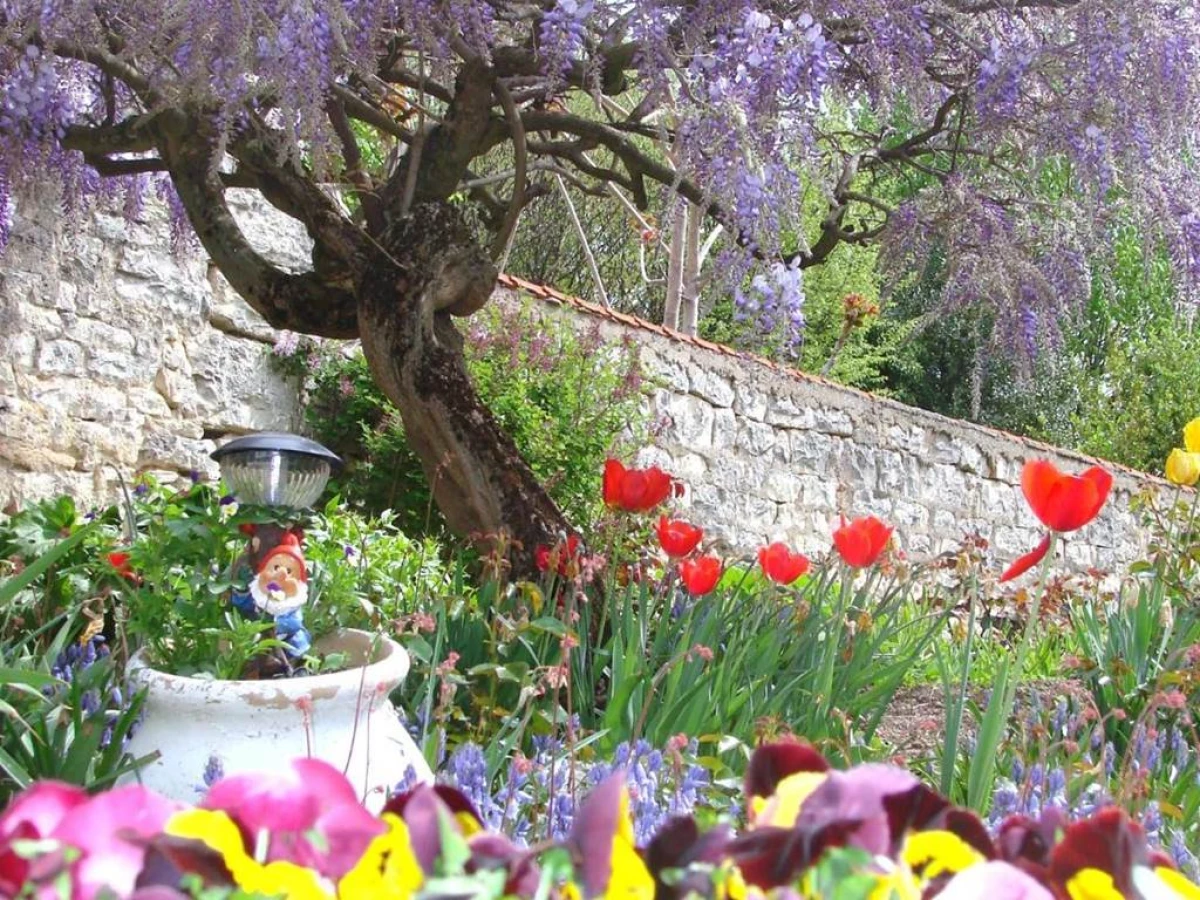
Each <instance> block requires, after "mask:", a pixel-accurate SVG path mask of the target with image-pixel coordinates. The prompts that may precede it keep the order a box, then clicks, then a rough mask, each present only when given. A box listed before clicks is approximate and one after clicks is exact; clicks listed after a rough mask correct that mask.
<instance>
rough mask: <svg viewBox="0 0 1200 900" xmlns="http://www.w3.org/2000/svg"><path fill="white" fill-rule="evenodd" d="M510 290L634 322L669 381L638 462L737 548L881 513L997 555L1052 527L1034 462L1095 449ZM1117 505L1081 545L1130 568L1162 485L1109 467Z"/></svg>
mask: <svg viewBox="0 0 1200 900" xmlns="http://www.w3.org/2000/svg"><path fill="white" fill-rule="evenodd" d="M504 283H505V284H506V285H507V286H508V287H509V288H513V287H516V288H519V289H520V290H522V291H523V292H526V293H530V294H534V295H536V296H540V297H542V298H543V299H545V300H548V301H549V302H550V303H552V304H556V305H559V306H560V307H561V309H562V310H563V311H564V314H569V315H570V314H574V315H578V314H580V313H581V312H582V313H586V314H587V315H588V316H589V317H595V316H599V317H601V318H602V319H603V320H604V321H605V323H606V324H605V331H606V332H607V333H608V334H609V335H611V336H614V337H615V336H617V335H619V334H621V333H623V332H626V331H628V330H629V329H631V328H633V329H635V330H636V334H637V342H638V345H639V346H640V347H641V348H642V360H643V362H644V364H645V365H646V368H647V370H648V372H649V373H650V375H651V377H652V378H653V379H654V380H655V381H656V382H657V385H656V387H655V388H654V389H653V392H652V402H651V406H652V411H653V414H654V416H655V417H656V418H657V419H658V420H659V422H660V424H661V426H662V427H661V429H660V430H659V435H658V437H657V438H656V439H655V446H654V447H651V448H647V449H646V450H645V451H643V452H642V454H641V455H640V457H639V459H638V462H639V463H641V464H645V465H648V464H658V465H661V466H663V467H664V468H666V469H667V470H668V471H670V472H672V473H673V474H675V475H677V476H678V477H680V478H681V479H683V480H684V481H686V483H687V484H688V485H689V491H688V497H687V499H686V501H685V502H687V503H688V504H690V509H689V510H688V513H687V515H688V516H689V518H690V519H691V520H692V521H694V522H695V523H697V524H701V525H703V526H705V528H706V529H707V530H708V531H709V532H710V533H716V534H718V535H720V536H722V537H724V538H725V539H726V540H727V541H728V542H729V543H730V544H731V545H733V546H734V547H735V548H737V549H740V550H743V551H750V550H753V549H754V548H756V547H758V546H761V545H762V544H763V543H765V542H768V541H771V540H785V541H788V542H790V543H791V544H792V545H793V546H796V547H798V548H800V549H803V550H805V551H812V552H815V551H821V550H826V549H828V548H829V546H830V536H831V534H832V530H833V528H834V527H835V526H836V524H837V520H838V516H839V515H841V514H843V513H844V514H845V515H846V516H847V517H855V516H861V515H867V514H875V515H878V516H880V517H881V518H883V519H885V520H886V521H888V522H889V523H892V524H894V525H895V526H896V535H897V538H898V539H899V541H900V544H901V546H902V547H903V548H904V549H905V550H906V551H908V552H909V553H910V554H912V555H913V556H915V557H922V556H926V555H929V554H935V553H941V552H944V551H947V550H950V549H952V548H953V547H954V546H956V545H957V544H958V542H959V541H960V540H961V538H962V537H963V536H964V535H967V534H978V535H980V536H982V537H984V538H985V539H987V540H988V541H989V543H990V545H991V549H992V551H993V552H994V553H995V555H996V557H997V558H998V559H1000V560H1006V561H1011V560H1012V559H1013V558H1014V557H1016V556H1017V555H1019V554H1021V553H1024V552H1026V551H1028V550H1030V549H1032V548H1033V546H1034V545H1035V544H1036V543H1037V542H1038V540H1040V539H1041V536H1042V535H1043V534H1044V533H1045V531H1044V529H1043V528H1042V527H1041V524H1040V523H1039V522H1038V521H1037V519H1036V518H1035V517H1034V515H1033V513H1031V512H1030V511H1029V508H1028V506H1027V505H1026V503H1025V499H1024V497H1023V495H1022V493H1021V489H1020V479H1021V468H1022V466H1023V465H1024V463H1025V461H1026V460H1028V459H1032V458H1035V457H1045V458H1049V459H1052V460H1054V461H1055V462H1056V463H1057V464H1058V465H1059V466H1060V467H1062V468H1063V469H1065V470H1068V471H1075V472H1078V471H1081V470H1082V469H1083V468H1085V467H1086V466H1088V465H1091V464H1092V463H1094V460H1091V459H1089V458H1087V457H1084V456H1082V455H1080V454H1077V453H1071V452H1069V451H1065V450H1059V449H1056V448H1053V447H1049V446H1047V445H1044V444H1040V443H1037V442H1034V441H1028V440H1025V439H1023V438H1019V437H1016V436H1014V435H1010V434H1005V433H1003V432H1000V431H996V430H994V429H990V428H983V427H980V426H976V425H972V424H970V423H967V422H961V421H956V420H953V419H948V418H946V417H944V416H940V415H937V414H935V413H929V412H925V411H924V410H920V409H914V408H912V407H909V406H904V405H903V404H900V403H896V402H894V401H891V400H885V399H881V398H879V397H874V396H871V395H869V394H865V393H863V392H861V391H857V390H854V389H851V388H846V387H842V386H840V385H835V384H833V383H831V382H827V381H824V380H822V379H820V378H816V377H813V376H809V375H805V374H802V373H799V372H795V371H792V370H788V369H784V368H782V367H779V366H776V365H774V364H772V363H769V362H766V361H764V360H760V359H756V358H754V357H750V356H748V355H743V354H738V353H735V352H734V351H732V350H730V349H729V348H727V347H721V346H719V345H716V344H711V343H708V342H706V341H702V340H697V339H694V338H686V337H684V336H682V335H678V334H674V333H671V332H669V331H668V330H667V329H664V328H661V327H659V326H654V325H649V324H648V323H644V322H639V321H638V320H635V319H632V318H631V317H628V316H621V315H617V314H613V313H611V312H608V311H606V310H604V309H602V308H600V307H596V306H594V305H592V304H585V303H581V302H580V301H577V300H573V299H571V298H566V297H563V295H561V294H558V293H557V292H555V291H552V290H549V289H547V288H545V287H542V286H538V285H531V284H528V283H526V282H523V281H520V280H519V279H505V282H504ZM1108 468H1109V469H1110V470H1112V471H1113V472H1114V474H1115V477H1116V483H1115V485H1114V491H1113V499H1112V500H1111V501H1110V502H1109V503H1108V505H1107V506H1106V507H1105V509H1104V511H1103V513H1102V514H1101V515H1100V517H1099V518H1098V519H1097V520H1096V521H1095V522H1093V523H1092V524H1091V525H1089V526H1087V527H1086V528H1085V529H1083V530H1082V531H1080V532H1079V533H1078V534H1077V535H1072V536H1070V537H1069V538H1068V540H1067V544H1066V550H1065V553H1066V559H1067V561H1068V563H1069V565H1070V566H1071V567H1072V568H1074V569H1076V570H1082V569H1086V568H1091V567H1096V568H1101V569H1105V570H1109V571H1120V570H1121V569H1122V568H1123V567H1124V566H1125V565H1126V564H1128V563H1129V562H1131V561H1133V560H1134V559H1136V558H1137V557H1138V555H1139V553H1140V552H1141V551H1142V550H1143V549H1144V548H1143V540H1144V535H1143V533H1142V531H1141V530H1140V529H1139V528H1138V527H1137V523H1136V520H1135V518H1134V516H1133V515H1132V514H1131V513H1130V511H1129V502H1128V501H1129V499H1130V496H1131V494H1133V493H1134V492H1137V491H1139V490H1141V489H1143V488H1144V487H1145V486H1146V485H1147V484H1151V483H1154V484H1161V482H1158V481H1157V480H1156V479H1152V478H1149V477H1148V476H1144V475H1141V474H1140V473H1136V472H1132V471H1130V470H1126V469H1121V468H1118V467H1116V466H1111V465H1109V466H1108Z"/></svg>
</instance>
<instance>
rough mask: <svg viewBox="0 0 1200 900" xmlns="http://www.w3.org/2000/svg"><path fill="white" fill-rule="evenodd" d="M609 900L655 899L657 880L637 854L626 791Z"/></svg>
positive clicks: (619, 823) (614, 849)
mask: <svg viewBox="0 0 1200 900" xmlns="http://www.w3.org/2000/svg"><path fill="white" fill-rule="evenodd" d="M605 896H606V897H628V898H638V900H652V898H653V897H654V877H653V876H652V875H651V874H650V870H649V869H647V868H646V863H645V862H643V861H642V857H641V856H640V855H638V852H637V844H636V841H635V838H634V834H633V818H632V817H631V816H630V814H629V792H628V791H626V790H622V791H621V806H620V811H619V813H618V815H617V831H616V834H614V835H613V846H612V874H611V875H610V876H609V879H608V890H607V891H605Z"/></svg>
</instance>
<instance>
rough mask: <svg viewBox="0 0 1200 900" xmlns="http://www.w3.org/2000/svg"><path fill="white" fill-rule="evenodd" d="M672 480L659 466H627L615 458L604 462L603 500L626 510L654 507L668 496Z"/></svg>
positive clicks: (637, 510)
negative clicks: (628, 467)
mask: <svg viewBox="0 0 1200 900" xmlns="http://www.w3.org/2000/svg"><path fill="white" fill-rule="evenodd" d="M674 485H675V481H674V479H673V478H671V476H670V475H668V474H667V473H666V472H664V471H663V470H662V469H660V468H659V467H658V466H651V467H650V468H648V469H626V468H625V467H624V466H623V465H621V464H620V463H619V462H617V460H615V459H610V460H607V461H606V462H605V463H604V502H605V503H607V504H608V505H609V506H615V507H617V508H618V509H623V510H626V511H627V512H646V511H647V510H651V509H654V507H656V506H658V504H660V503H662V502H663V501H664V500H666V499H667V498H668V497H669V496H671V492H672V490H673V488H674Z"/></svg>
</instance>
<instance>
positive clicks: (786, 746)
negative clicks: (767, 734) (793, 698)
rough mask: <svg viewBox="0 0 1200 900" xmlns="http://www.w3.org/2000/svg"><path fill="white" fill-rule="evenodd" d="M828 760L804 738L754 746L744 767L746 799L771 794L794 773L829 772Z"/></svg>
mask: <svg viewBox="0 0 1200 900" xmlns="http://www.w3.org/2000/svg"><path fill="white" fill-rule="evenodd" d="M828 771H829V763H828V762H826V761H825V757H824V756H822V755H821V752H820V751H819V750H817V748H816V747H814V746H813V745H812V744H809V743H807V742H806V741H796V740H791V741H776V742H775V743H771V744H763V745H762V746H760V747H757V748H756V749H755V751H754V753H753V754H752V755H751V756H750V763H749V764H748V765H747V766H746V778H745V781H744V783H743V784H744V788H745V794H746V799H747V800H749V799H750V798H751V797H770V796H771V795H772V794H774V793H775V788H777V787H778V786H779V782H781V781H783V779H785V778H787V777H788V776H789V775H795V774H796V773H797V772H828Z"/></svg>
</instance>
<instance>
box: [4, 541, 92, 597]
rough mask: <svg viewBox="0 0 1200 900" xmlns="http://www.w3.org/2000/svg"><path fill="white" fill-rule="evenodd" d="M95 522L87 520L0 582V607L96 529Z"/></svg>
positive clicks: (48, 569) (43, 573)
mask: <svg viewBox="0 0 1200 900" xmlns="http://www.w3.org/2000/svg"><path fill="white" fill-rule="evenodd" d="M98 524H99V523H97V522H89V523H88V524H87V525H84V526H83V527H82V528H80V529H79V530H78V531H76V532H75V533H74V534H72V535H71V536H70V537H67V538H63V540H61V541H59V542H58V543H57V544H55V545H54V546H53V547H51V548H50V549H49V550H47V551H46V552H45V553H42V554H41V555H40V556H38V558H37V559H35V560H34V561H33V562H31V563H30V564H29V565H27V566H26V567H25V568H24V569H22V570H21V571H20V573H19V574H17V575H13V576H11V577H10V578H7V579H5V580H4V582H3V583H0V609H5V608H7V607H8V606H9V605H10V604H11V603H12V602H13V600H14V599H15V598H16V596H17V594H19V593H21V591H23V590H25V589H26V588H27V587H29V586H30V585H31V584H33V583H34V582H35V581H37V580H38V579H39V578H41V577H42V576H43V575H45V574H46V573H47V572H48V571H50V569H51V568H52V567H53V566H54V564H55V563H56V562H58V561H59V560H60V559H62V558H63V557H64V556H66V555H67V554H68V553H70V552H71V550H72V549H73V548H75V547H77V546H79V544H81V543H82V542H83V539H84V538H86V537H87V536H88V535H90V534H92V533H93V532H95V531H96V528H97V525H98Z"/></svg>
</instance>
